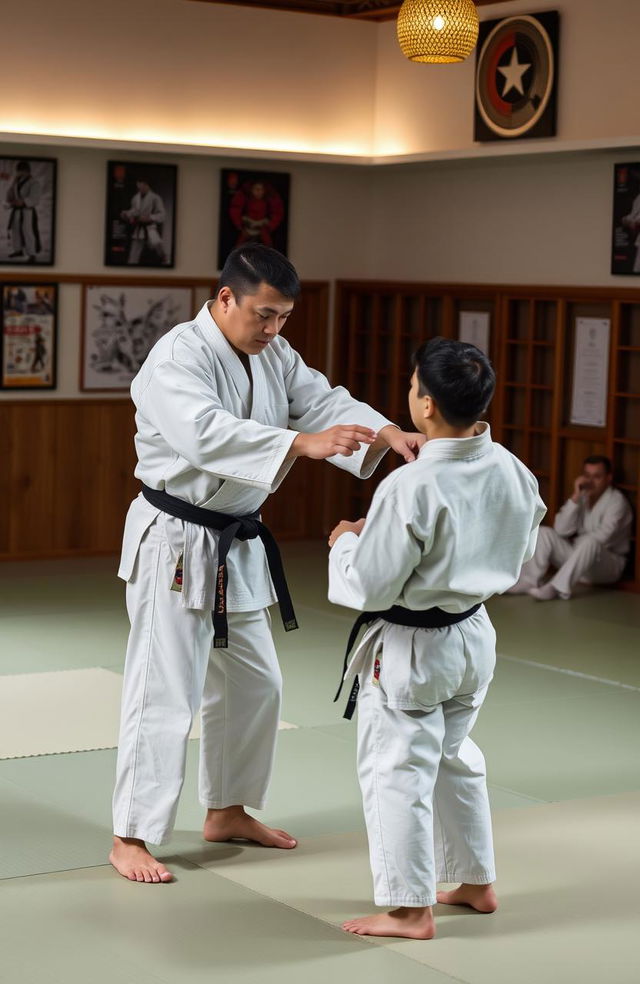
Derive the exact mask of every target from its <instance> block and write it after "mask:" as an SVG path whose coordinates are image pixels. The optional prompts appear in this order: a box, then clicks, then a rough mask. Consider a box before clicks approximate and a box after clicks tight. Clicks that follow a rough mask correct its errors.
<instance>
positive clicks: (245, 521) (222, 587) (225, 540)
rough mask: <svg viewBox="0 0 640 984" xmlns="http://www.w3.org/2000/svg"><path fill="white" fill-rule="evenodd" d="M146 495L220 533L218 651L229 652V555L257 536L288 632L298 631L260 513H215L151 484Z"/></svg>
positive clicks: (189, 520)
mask: <svg viewBox="0 0 640 984" xmlns="http://www.w3.org/2000/svg"><path fill="white" fill-rule="evenodd" d="M142 494H143V496H144V497H145V499H146V500H147V501H148V502H150V503H151V505H152V506H155V507H156V508H157V509H161V510H162V512H166V513H169V515H170V516H177V518H178V519H184V520H185V521H186V522H187V523H195V524H196V525H197V526H206V527H208V528H209V529H212V530H219V531H220V539H219V541H218V570H217V573H216V594H215V603H214V606H213V645H214V647H215V648H216V649H226V648H227V646H228V645H229V630H228V625H227V579H228V575H227V554H228V553H229V548H230V546H231V544H232V542H233V541H234V540H255V539H256V537H260V539H261V540H262V543H263V544H264V549H265V553H266V555H267V563H268V565H269V573H270V574H271V577H272V579H273V586H274V587H275V589H276V597H277V598H278V604H279V605H280V615H281V617H282V624H283V625H284V629H285V632H291V631H292V629H297V628H298V622H297V620H296V614H295V612H294V610H293V602H292V601H291V595H290V594H289V588H288V586H287V579H286V577H285V574H284V568H283V566H282V558H281V556H280V551H279V550H278V544H277V543H276V541H275V539H274V537H273V534H272V533H271V532H270V531H269V530H268V529H267V527H266V526H265V525H264V523H263V522H261V520H260V513H259V512H254V513H251V514H250V515H248V516H230V515H229V514H228V513H219V512H213V510H212V509H202V508H201V507H200V506H192V505H191V503H190V502H185V501H184V499H178V498H177V497H176V496H174V495H169V493H168V492H162V491H160V490H159V489H150V488H149V487H148V486H147V485H143V486H142Z"/></svg>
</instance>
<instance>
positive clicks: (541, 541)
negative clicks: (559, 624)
mask: <svg viewBox="0 0 640 984" xmlns="http://www.w3.org/2000/svg"><path fill="white" fill-rule="evenodd" d="M632 524H633V513H632V511H631V506H630V505H629V501H628V499H627V498H626V497H625V496H624V495H623V493H622V492H620V490H619V489H613V488H608V489H605V491H604V492H603V493H602V495H601V496H600V498H599V499H598V500H597V502H596V503H595V505H594V506H593V507H592V508H590V506H589V501H588V498H587V497H586V496H582V497H581V498H580V499H579V501H578V502H574V501H573V499H567V501H566V502H565V504H564V505H563V506H562V508H561V509H560V510H559V511H558V513H557V515H556V518H555V521H554V524H553V529H551V527H549V526H542V527H541V528H540V533H539V536H538V544H537V546H536V551H535V554H534V555H533V557H532V558H531V560H530V561H529V562H528V563H527V564H525V565H524V567H523V568H522V574H521V576H520V580H521V583H523V585H526V584H530V585H531V587H536V586H537V585H539V584H540V582H541V581H542V579H543V578H544V575H545V574H546V572H547V569H548V567H549V565H552V566H553V567H556V568H557V572H556V574H555V575H554V576H553V577H552V578H551V581H550V583H551V584H552V585H553V587H554V588H555V589H556V591H557V592H558V593H559V594H561V595H562V596H563V597H565V598H570V597H571V592H572V590H573V588H574V587H575V585H576V584H578V583H580V582H581V581H582V582H585V583H587V584H615V582H616V581H619V580H620V578H621V577H622V572H623V571H624V566H625V563H626V557H627V554H628V553H629V547H630V543H631V527H632Z"/></svg>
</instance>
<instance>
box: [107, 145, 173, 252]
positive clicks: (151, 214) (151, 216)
mask: <svg viewBox="0 0 640 984" xmlns="http://www.w3.org/2000/svg"><path fill="white" fill-rule="evenodd" d="M177 173H178V168H177V167H176V166H175V164H146V163H143V162H141V161H108V163H107V218H106V239H105V248H104V262H105V265H106V266H125V267H166V268H169V267H173V266H174V265H175V256H174V254H175V232H176V180H177Z"/></svg>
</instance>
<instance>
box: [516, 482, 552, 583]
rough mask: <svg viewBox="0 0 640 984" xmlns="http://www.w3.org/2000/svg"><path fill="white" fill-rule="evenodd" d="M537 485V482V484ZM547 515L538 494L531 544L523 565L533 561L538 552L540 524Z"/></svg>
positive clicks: (527, 549) (530, 535)
mask: <svg viewBox="0 0 640 984" xmlns="http://www.w3.org/2000/svg"><path fill="white" fill-rule="evenodd" d="M536 485H537V482H536ZM546 515H547V507H546V505H545V504H544V502H543V501H542V499H541V498H540V496H539V495H538V493H536V500H535V505H534V508H533V519H532V521H531V532H530V534H529V542H528V544H527V548H526V551H525V555H524V557H523V558H522V563H523V564H526V562H527V561H528V560H531V558H532V557H533V555H534V553H535V552H536V544H537V543H538V530H539V529H540V523H541V522H542V520H543V519H544V517H545V516H546Z"/></svg>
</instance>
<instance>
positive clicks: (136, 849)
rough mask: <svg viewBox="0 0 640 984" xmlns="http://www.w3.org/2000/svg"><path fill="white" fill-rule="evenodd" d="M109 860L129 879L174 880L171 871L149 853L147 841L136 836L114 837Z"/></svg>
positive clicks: (142, 880)
mask: <svg viewBox="0 0 640 984" xmlns="http://www.w3.org/2000/svg"><path fill="white" fill-rule="evenodd" d="M109 861H110V862H111V864H112V865H113V867H114V868H115V869H116V871H117V872H118V874H120V875H122V877H123V878H128V879H129V881H138V882H149V883H151V882H170V881H173V875H172V874H171V872H170V871H167V869H166V868H165V866H164V865H163V864H162V862H161V861H158V860H156V858H154V856H153V855H152V854H150V853H149V851H148V850H147V848H146V845H145V842H144V841H142V840H138V839H137V838H136V837H114V838H113V847H112V849H111V853H110V855H109Z"/></svg>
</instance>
